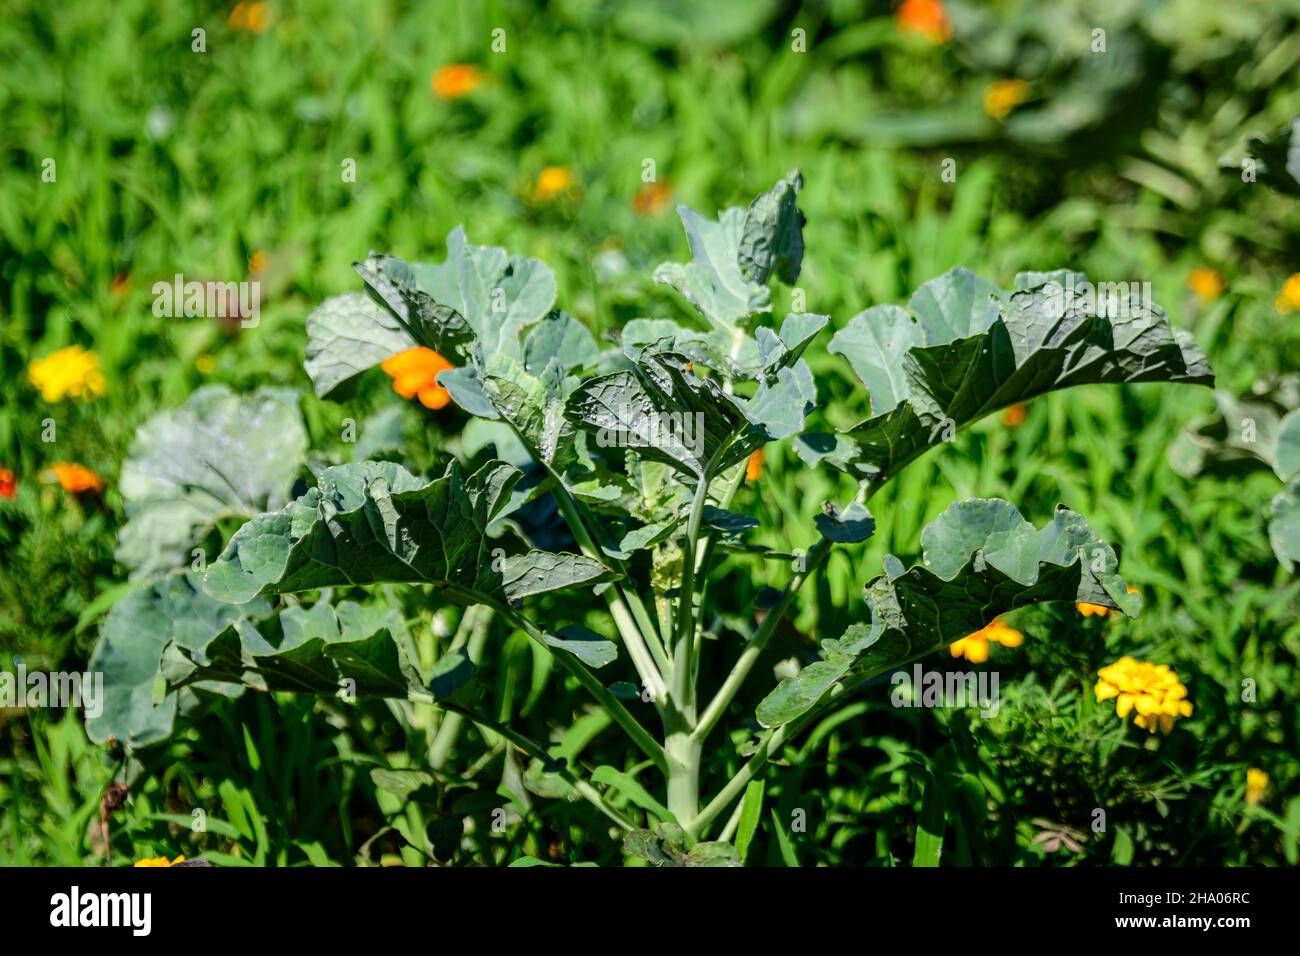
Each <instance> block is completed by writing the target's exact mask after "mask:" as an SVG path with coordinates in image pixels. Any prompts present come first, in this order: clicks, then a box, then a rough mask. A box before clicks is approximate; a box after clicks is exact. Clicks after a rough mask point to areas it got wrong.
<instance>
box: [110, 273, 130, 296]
mask: <svg viewBox="0 0 1300 956" xmlns="http://www.w3.org/2000/svg"><path fill="white" fill-rule="evenodd" d="M130 288H131V277H130V276H129V275H127V274H126V273H125V272H119V273H118V274H117V275H115V276H113V284H112V285H110V286H109V287H108V289H109V291H110V292H112V293H113V295H117V296H122V295H126V293H127V291H128V290H130Z"/></svg>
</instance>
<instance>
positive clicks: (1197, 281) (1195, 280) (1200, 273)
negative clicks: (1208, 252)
mask: <svg viewBox="0 0 1300 956" xmlns="http://www.w3.org/2000/svg"><path fill="white" fill-rule="evenodd" d="M1187 288H1189V289H1191V290H1192V291H1193V292H1195V293H1196V294H1197V295H1198V296H1199V297H1200V298H1202V299H1204V300H1205V301H1207V302H1209V301H1211V300H1213V299H1217V298H1218V297H1219V296H1221V295H1223V276H1221V275H1219V272H1218V270H1217V269H1209V268H1205V267H1203V266H1202V267H1198V268H1195V269H1193V270H1192V271H1191V272H1189V273H1188V274H1187Z"/></svg>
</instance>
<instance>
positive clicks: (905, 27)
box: [894, 0, 952, 43]
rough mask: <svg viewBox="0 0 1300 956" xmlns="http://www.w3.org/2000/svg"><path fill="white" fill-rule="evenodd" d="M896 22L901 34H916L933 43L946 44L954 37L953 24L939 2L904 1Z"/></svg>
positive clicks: (936, 0)
mask: <svg viewBox="0 0 1300 956" xmlns="http://www.w3.org/2000/svg"><path fill="white" fill-rule="evenodd" d="M894 22H895V23H897V24H898V32H899V33H903V34H907V33H915V34H918V35H920V36H922V37H924V38H925V39H927V40H929V41H930V42H931V43H946V42H947V41H948V40H949V38H951V37H952V24H951V23H949V22H948V14H947V13H946V12H945V11H944V9H943V4H942V3H940V2H939V0H903V4H902V6H900V7H899V8H898V11H897V12H896V13H895V14H894Z"/></svg>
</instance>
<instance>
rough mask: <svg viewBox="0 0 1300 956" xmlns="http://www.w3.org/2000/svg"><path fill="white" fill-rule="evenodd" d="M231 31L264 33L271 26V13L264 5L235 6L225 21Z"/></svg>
mask: <svg viewBox="0 0 1300 956" xmlns="http://www.w3.org/2000/svg"><path fill="white" fill-rule="evenodd" d="M226 22H228V23H229V24H230V26H231V28H232V29H235V30H243V31H245V32H247V33H264V32H266V28H267V27H269V26H270V25H271V11H270V9H269V8H268V7H267V5H266V4H265V3H245V2H240V3H237V4H235V7H234V9H233V10H231V11H230V17H229V18H228V19H227V21H226Z"/></svg>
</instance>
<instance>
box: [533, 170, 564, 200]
mask: <svg viewBox="0 0 1300 956" xmlns="http://www.w3.org/2000/svg"><path fill="white" fill-rule="evenodd" d="M572 188H573V173H571V172H570V171H569V167H567V166H546V167H543V169H542V171H541V172H540V173H538V174H537V182H536V183H534V184H533V188H532V190H531V191H530V193H529V196H530V198H532V199H533V200H534V201H536V202H550V201H551V200H553V199H555V198H556V197H557V196H559V195H560V194H562V193H566V192H568V191H569V190H570V189H572Z"/></svg>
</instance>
